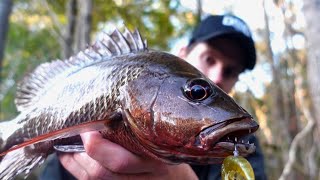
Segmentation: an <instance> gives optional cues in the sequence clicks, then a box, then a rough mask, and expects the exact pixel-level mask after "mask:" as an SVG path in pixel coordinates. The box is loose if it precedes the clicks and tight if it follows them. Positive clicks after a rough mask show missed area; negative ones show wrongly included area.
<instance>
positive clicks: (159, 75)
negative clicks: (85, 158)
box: [0, 27, 259, 179]
mask: <svg viewBox="0 0 320 180" xmlns="http://www.w3.org/2000/svg"><path fill="white" fill-rule="evenodd" d="M15 104H16V107H17V110H18V111H19V114H18V115H17V116H16V117H15V118H14V119H12V120H9V121H4V122H1V123H0V157H1V162H0V179H13V178H14V177H16V176H17V175H18V174H24V175H25V177H26V176H27V175H28V174H29V173H30V172H31V171H32V170H33V169H34V168H35V167H37V166H40V165H41V164H42V163H43V162H44V161H45V159H46V158H47V157H48V155H49V154H52V153H55V152H64V153H69V152H83V151H84V147H83V145H82V144H81V138H80V136H79V134H81V133H84V132H88V131H99V132H100V133H101V134H102V135H103V137H104V138H106V139H109V140H110V141H112V142H115V143H117V144H119V145H121V146H123V147H124V148H126V149H128V150H129V151H131V152H133V153H135V154H136V155H138V156H143V157H148V158H154V159H156V160H159V161H162V162H164V163H168V164H179V163H190V164H214V163H221V162H222V161H223V159H224V158H225V157H227V156H228V155H232V153H233V149H234V141H233V139H234V138H238V139H240V138H241V137H243V136H246V135H249V134H252V133H254V132H255V131H257V130H258V128H259V125H258V123H257V122H256V121H255V120H254V119H253V117H252V116H251V115H250V114H249V113H248V112H247V111H246V110H245V109H244V108H242V107H241V106H239V105H238V104H237V103H236V102H235V101H234V100H233V99H232V97H230V96H229V95H228V94H226V93H225V92H224V91H223V90H221V89H220V88H219V87H218V86H217V85H215V84H214V83H213V82H212V81H211V80H210V79H208V78H207V77H206V76H205V75H204V74H202V73H201V72H200V71H199V70H197V69H196V68H195V67H193V66H192V65H190V64H189V63H187V62H186V61H184V60H182V59H180V58H179V57H177V56H175V55H172V54H170V53H168V52H164V51H157V50H152V49H149V48H148V46H147V41H146V40H145V39H143V38H142V36H141V34H140V32H139V31H138V30H137V29H135V30H133V31H130V30H129V29H128V28H126V27H124V30H122V32H120V30H118V29H115V30H114V31H113V32H112V33H106V32H102V33H101V37H100V38H99V39H98V40H96V41H95V42H94V43H93V44H92V45H90V46H88V47H87V48H86V49H85V50H82V51H80V52H79V53H77V54H75V55H73V56H71V57H70V58H68V59H66V60H59V59H57V60H53V61H51V62H47V63H43V64H40V65H39V66H38V67H37V68H36V69H35V70H34V71H33V72H31V73H30V74H28V75H26V76H25V77H24V78H23V79H22V81H21V82H20V83H19V84H18V86H17V92H16V99H15ZM237 148H238V151H239V155H241V156H247V155H249V154H251V153H253V152H254V151H255V145H254V144H250V143H249V142H248V143H241V142H237Z"/></svg>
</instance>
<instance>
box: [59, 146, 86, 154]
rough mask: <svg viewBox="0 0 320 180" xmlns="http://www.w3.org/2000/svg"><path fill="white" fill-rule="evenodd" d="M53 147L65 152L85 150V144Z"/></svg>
mask: <svg viewBox="0 0 320 180" xmlns="http://www.w3.org/2000/svg"><path fill="white" fill-rule="evenodd" d="M53 148H54V149H55V150H56V151H59V152H64V153H79V152H85V151H86V150H85V149H84V146H83V144H73V145H55V146H53Z"/></svg>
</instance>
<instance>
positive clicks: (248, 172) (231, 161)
mask: <svg viewBox="0 0 320 180" xmlns="http://www.w3.org/2000/svg"><path fill="white" fill-rule="evenodd" d="M221 179H222V180H254V179H255V178H254V172H253V169H252V167H251V165H250V163H249V162H248V161H247V160H246V159H245V158H243V157H241V156H238V152H237V149H236V147H235V151H234V156H228V157H226V158H225V159H224V160H223V163H222V168H221Z"/></svg>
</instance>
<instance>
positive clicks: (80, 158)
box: [73, 153, 118, 179]
mask: <svg viewBox="0 0 320 180" xmlns="http://www.w3.org/2000/svg"><path fill="white" fill-rule="evenodd" d="M73 157H74V160H75V161H77V163H78V164H80V165H81V167H83V168H84V170H85V171H86V173H87V174H88V176H89V177H90V178H89V179H115V178H116V177H118V175H117V174H116V173H113V172H111V171H110V170H108V169H107V168H105V167H103V166H102V165H101V164H100V163H99V162H97V161H96V160H94V159H92V158H91V157H90V156H88V154H87V153H74V155H73Z"/></svg>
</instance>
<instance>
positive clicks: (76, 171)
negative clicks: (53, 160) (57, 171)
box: [58, 153, 88, 179]
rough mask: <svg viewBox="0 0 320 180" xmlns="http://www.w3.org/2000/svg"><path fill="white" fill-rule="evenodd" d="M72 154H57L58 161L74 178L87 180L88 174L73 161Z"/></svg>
mask: <svg viewBox="0 0 320 180" xmlns="http://www.w3.org/2000/svg"><path fill="white" fill-rule="evenodd" d="M73 156H74V154H73V153H62V154H59V156H58V157H59V160H60V162H61V164H62V166H63V167H64V168H65V169H66V170H67V171H69V172H70V173H71V174H72V175H73V176H74V177H76V178H77V179H80V178H81V177H82V178H83V179H86V177H87V179H88V173H87V172H86V170H85V169H84V168H83V167H82V166H81V165H80V164H79V163H78V162H77V161H76V160H75V159H74V157H73Z"/></svg>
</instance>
